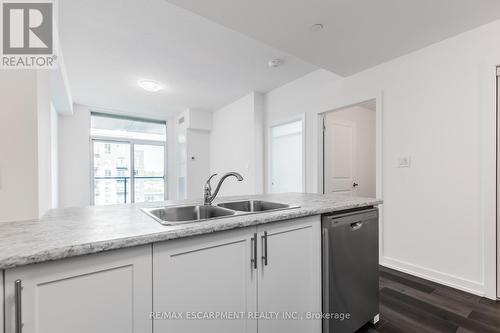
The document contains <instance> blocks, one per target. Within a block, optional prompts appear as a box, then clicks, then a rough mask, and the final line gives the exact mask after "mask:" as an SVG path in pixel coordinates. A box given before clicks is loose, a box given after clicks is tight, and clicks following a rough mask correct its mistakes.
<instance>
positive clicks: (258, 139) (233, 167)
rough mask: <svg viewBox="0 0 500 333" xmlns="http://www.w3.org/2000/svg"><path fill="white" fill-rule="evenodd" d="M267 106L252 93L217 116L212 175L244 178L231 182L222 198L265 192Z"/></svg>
mask: <svg viewBox="0 0 500 333" xmlns="http://www.w3.org/2000/svg"><path fill="white" fill-rule="evenodd" d="M263 103H264V102H263V96H262V94H259V93H251V94H249V95H247V96H245V97H243V98H241V99H239V100H237V101H235V102H233V103H231V104H230V105H227V106H225V107H223V108H222V109H219V110H217V111H215V112H214V113H213V118H212V124H213V125H212V132H211V136H210V170H211V173H218V174H219V176H222V175H223V174H224V173H226V172H230V171H236V172H238V173H240V174H241V175H242V176H243V178H244V180H243V181H242V182H238V181H237V180H236V179H235V178H230V179H228V180H227V181H226V182H225V184H224V186H223V187H222V188H221V190H220V194H219V195H220V196H224V195H238V194H256V193H262V192H263V177H262V176H263V165H264V162H263V156H264V155H263Z"/></svg>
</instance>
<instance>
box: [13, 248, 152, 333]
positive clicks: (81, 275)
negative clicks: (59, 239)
mask: <svg viewBox="0 0 500 333" xmlns="http://www.w3.org/2000/svg"><path fill="white" fill-rule="evenodd" d="M151 257H152V256H151V246H141V247H135V248H130V249H123V250H116V251H111V252H106V253H101V254H94V255H88V256H81V257H75V258H69V259H64V260H60V261H54V262H48V263H42V264H37V265H30V266H23V267H19V268H14V269H11V270H7V271H6V272H5V300H6V307H5V314H6V322H5V324H6V332H8V333H14V332H16V330H15V306H16V301H15V284H16V280H21V284H22V291H21V311H20V312H21V315H22V322H23V324H24V325H23V327H22V333H68V332H71V333H89V332H92V333H133V332H135V333H145V332H152V323H151V320H150V318H149V316H150V314H151V311H152V305H151V304H152V299H151V298H152V290H151V279H152V268H151V267H152V266H151V265H152V258H151Z"/></svg>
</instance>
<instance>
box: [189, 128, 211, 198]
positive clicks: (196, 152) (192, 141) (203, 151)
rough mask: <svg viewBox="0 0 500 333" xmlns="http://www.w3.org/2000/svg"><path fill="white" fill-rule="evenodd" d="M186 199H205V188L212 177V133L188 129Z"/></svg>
mask: <svg viewBox="0 0 500 333" xmlns="http://www.w3.org/2000/svg"><path fill="white" fill-rule="evenodd" d="M186 142H187V145H186V156H187V161H186V169H187V174H186V185H187V186H186V198H187V199H200V198H202V197H203V186H204V184H205V182H206V180H207V179H208V177H209V176H210V168H209V161H210V132H209V131H205V130H196V129H188V130H187V131H186Z"/></svg>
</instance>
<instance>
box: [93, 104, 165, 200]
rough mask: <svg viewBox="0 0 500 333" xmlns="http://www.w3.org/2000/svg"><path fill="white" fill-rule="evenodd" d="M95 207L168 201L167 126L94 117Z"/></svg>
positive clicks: (123, 118) (131, 119)
mask: <svg viewBox="0 0 500 333" xmlns="http://www.w3.org/2000/svg"><path fill="white" fill-rule="evenodd" d="M91 126H92V127H91V134H92V150H93V161H92V163H93V168H92V169H93V170H94V173H93V176H92V177H93V196H92V199H93V203H94V204H95V205H109V204H120V203H121V204H123V203H131V202H151V201H163V200H165V193H166V190H165V189H166V183H167V182H166V178H165V174H166V173H165V165H166V163H165V147H166V123H165V122H158V121H148V120H142V119H135V118H125V117H118V116H114V115H113V116H108V115H104V114H101V113H92V116H91Z"/></svg>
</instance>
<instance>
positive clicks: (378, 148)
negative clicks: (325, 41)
mask: <svg viewBox="0 0 500 333" xmlns="http://www.w3.org/2000/svg"><path fill="white" fill-rule="evenodd" d="M371 100H375V105H376V106H375V187H376V197H377V198H379V199H383V198H384V191H383V159H382V157H383V151H384V150H383V91H379V92H378V93H372V94H368V95H365V96H361V97H353V98H347V99H346V100H344V101H340V102H339V103H337V104H336V105H335V106H334V107H333V108H331V109H328V110H325V111H322V112H318V113H317V122H318V123H317V126H318V127H317V128H318V131H317V132H318V138H317V139H318V143H319V144H318V185H317V186H318V193H325V187H324V172H325V170H324V155H325V148H324V146H325V145H324V133H323V128H324V118H325V115H326V114H327V113H330V112H335V111H339V110H342V109H346V108H349V107H352V106H356V105H359V104H362V103H365V102H368V101H371ZM383 239H384V205H380V206H379V244H380V246H379V258H380V263H382V262H383V258H384V242H383Z"/></svg>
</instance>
